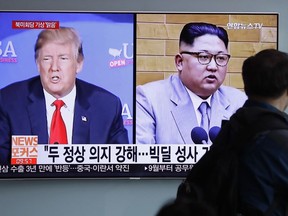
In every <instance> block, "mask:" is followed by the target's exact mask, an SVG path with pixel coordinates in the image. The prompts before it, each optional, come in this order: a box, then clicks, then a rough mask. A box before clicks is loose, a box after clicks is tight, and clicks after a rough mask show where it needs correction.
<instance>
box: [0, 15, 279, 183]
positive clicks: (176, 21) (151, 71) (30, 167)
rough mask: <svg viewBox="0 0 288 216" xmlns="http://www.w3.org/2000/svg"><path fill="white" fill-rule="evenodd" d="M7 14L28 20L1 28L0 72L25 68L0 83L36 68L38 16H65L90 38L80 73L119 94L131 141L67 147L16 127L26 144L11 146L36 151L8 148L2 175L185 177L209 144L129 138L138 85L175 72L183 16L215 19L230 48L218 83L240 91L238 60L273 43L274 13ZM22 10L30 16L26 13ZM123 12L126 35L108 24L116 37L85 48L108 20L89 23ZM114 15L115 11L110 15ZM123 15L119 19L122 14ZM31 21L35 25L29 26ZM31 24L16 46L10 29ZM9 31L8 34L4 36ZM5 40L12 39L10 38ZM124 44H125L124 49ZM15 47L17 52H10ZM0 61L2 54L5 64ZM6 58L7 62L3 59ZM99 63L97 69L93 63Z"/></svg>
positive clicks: (275, 45)
mask: <svg viewBox="0 0 288 216" xmlns="http://www.w3.org/2000/svg"><path fill="white" fill-rule="evenodd" d="M13 14H15V16H14V17H12V18H11V19H10V23H9V24H10V26H11V27H10V28H11V29H10V30H11V31H12V25H13V23H14V24H15V22H16V21H18V22H19V23H21V22H22V25H24V26H25V25H27V26H26V27H23V26H22V27H21V25H19V23H18V26H19V27H18V28H17V27H15V26H14V28H15V29H13V31H14V33H12V34H11V33H7V34H8V36H7V35H4V34H5V32H4V34H3V33H2V34H0V41H1V44H0V45H1V46H0V49H1V55H0V59H1V62H0V69H1V68H2V70H0V71H6V73H7V70H6V67H10V66H11V68H12V69H10V70H11V71H14V72H15V71H21V72H23V73H27V74H24V76H22V75H19V73H18V74H17V73H16V74H15V75H13V77H11V78H9V79H8V78H7V82H6V83H5V82H4V81H1V82H0V88H2V87H4V86H6V85H8V84H10V83H12V82H16V81H20V80H23V79H26V78H29V77H31V76H32V75H36V74H37V70H36V66H35V62H34V59H33V58H34V50H33V48H34V47H33V46H34V43H35V40H36V35H37V34H38V33H39V32H40V31H41V30H42V29H43V28H45V27H41V26H40V24H41V22H42V23H43V22H45V21H47V22H48V23H49V22H50V24H52V23H54V22H56V25H57V22H59V23H58V24H59V25H60V26H61V24H63V23H64V24H66V25H69V26H71V27H75V28H76V29H78V28H81V30H80V31H79V33H80V36H81V37H82V39H85V40H83V43H84V44H85V42H86V38H89V42H88V45H87V44H86V46H84V55H85V62H84V65H85V64H89V65H88V66H87V68H88V69H87V68H85V66H84V68H85V71H83V72H81V73H80V75H81V76H80V78H81V79H84V80H86V81H89V82H92V83H93V84H95V85H98V86H101V87H103V88H105V89H108V90H109V91H111V92H112V93H113V94H115V95H116V96H119V97H120V100H121V102H122V105H123V110H122V117H123V123H124V125H125V127H126V129H127V130H128V131H129V143H125V144H106V143H102V144H89V145H85V144H73V145H69V146H63V145H40V144H39V145H38V144H37V143H34V144H35V145H34V146H33V145H32V146H31V145H30V144H28V141H27V140H28V139H31V138H33V135H35V134H31V136H29V137H28V138H27V137H25V136H20V135H19V134H18V135H17V136H16V139H15V140H17V139H18V140H19V139H23V140H24V141H23V142H24V147H23V146H22V144H21V145H20V144H19V142H18V145H17V143H16V142H15V143H14V144H15V146H14V148H15V150H14V151H15V152H16V151H17V152H20V151H24V150H28V149H30V150H31V149H34V150H35V149H36V151H37V154H36V156H35V155H33V154H32V155H30V156H27V155H26V156H23V155H22V156H21V157H20V155H19V154H18V155H14V156H15V157H14V163H15V164H13V165H0V179H15V178H37V179H41V178H183V177H184V176H186V175H187V172H189V170H190V169H191V168H192V167H193V164H195V163H196V162H197V161H198V160H199V159H200V158H201V157H202V156H203V155H204V154H205V153H206V152H207V151H208V150H209V147H210V145H203V144H179V143H175V144H165V143H163V144H160V145H159V144H146V145H143V144H137V143H136V138H135V136H136V127H135V125H136V123H137V119H136V118H135V116H136V115H135V113H136V108H135V107H136V102H135V97H136V95H135V89H136V86H138V85H143V84H145V83H147V82H151V81H156V80H162V79H165V78H167V77H168V76H169V75H170V74H173V73H177V70H176V68H175V65H174V56H175V54H176V53H177V52H178V40H179V33H180V30H181V28H182V27H183V26H184V24H186V23H188V22H208V23H213V24H216V25H218V26H222V27H224V28H225V29H226V30H227V32H228V35H229V40H230V42H229V47H228V50H229V53H230V54H231V59H230V61H229V66H228V72H227V75H226V78H225V81H224V84H225V85H228V86H232V87H235V88H238V89H240V90H243V82H242V78H241V65H242V63H243V61H244V60H245V59H246V58H247V57H249V56H251V55H253V54H255V53H257V52H258V51H260V50H262V49H266V48H275V49H278V35H279V32H278V31H279V30H278V29H279V14H278V13H266V12H263V13H258V12H257V13H250V12H249V13H242V12H231V13H227V12H225V13H219V12H215V13H213V12H211V13H207V12H203V13H202V12H199V13H194V12H191V13H187V12H177V13H176V12H165V13H163V12H127V11H125V12H100V11H89V12H85V11H40V12H39V11H33V10H31V11H0V17H1V16H4V15H6V17H7V15H13ZM25 14H26V15H27V14H28V15H27V16H25ZM41 14H43V16H41ZM16 15H17V16H16ZM20 15H21V16H20ZM55 15H59V16H55ZM93 15H96V16H99V17H100V19H96V20H95V21H90V23H89V22H88V21H87V20H89V19H88V18H83V19H82V21H81V19H80V18H79V17H81V16H83V17H85V16H87V17H89V16H93ZM125 15H127V16H128V17H129V18H128V20H130V21H131V22H129V26H128V27H127V28H128V30H127V28H126V30H125V31H128V32H129V33H128V34H127V35H126V37H127V38H129V39H119V37H120V36H121V35H122V34H124V33H123V32H125V31H115V29H114V31H113V30H112V31H110V33H109V34H111V37H110V38H114V40H115V41H113V40H112V39H110V40H109V39H108V40H109V43H107V44H105V42H103V40H104V39H102V40H101V39H100V40H99V41H100V43H99V41H98V43H97V42H95V44H96V45H95V46H104V48H103V49H102V50H101V51H99V50H97V51H94V50H92V48H91V47H93V46H91V43H92V42H91V41H93V38H92V37H91V34H92V35H95V37H97V35H101V34H103V29H106V27H105V28H104V27H103V28H99V29H101V31H100V33H99V32H98V31H99V29H98V30H97V28H93V27H94V24H95V26H97V24H99V26H101V25H102V24H103V23H104V24H103V25H110V24H111V26H112V27H111V28H118V27H119V25H120V24H121V22H122V23H126V22H127V17H126V18H125ZM61 16H63V17H62V19H63V20H65V22H64V21H62V20H61V19H60V18H59V17H61ZM65 16H67V17H68V16H70V20H69V19H68V18H67V17H66V18H65ZM101 16H103V17H102V18H103V19H101ZM113 16H114V17H118V18H117V19H116V18H115V19H113V18H111V17H113ZM52 17H53V18H52ZM57 17H58V18H57ZM119 17H120V18H119ZM121 17H122V18H123V19H121ZM106 18H107V19H108V20H109V19H111V20H110V21H107V20H105V19H106ZM73 19H74V21H73ZM78 19H79V20H80V21H79V20H78ZM8 20H9V19H8ZM99 20H100V21H99ZM103 20H105V21H103ZM11 21H12V22H11ZM1 22H3V21H1ZM7 22H9V21H7ZM73 22H74V23H73ZM93 22H94V23H93ZM102 22H103V23H102ZM25 23H26V24H25ZM29 23H30V24H31V25H33V26H32V27H29ZM37 23H38V24H37ZM91 23H92V24H91ZM107 23H108V24H107ZM36 25H38V27H37V28H36V27H35V26H36ZM89 25H90V27H89ZM113 25H115V26H113ZM85 26H86V27H85ZM1 28H3V23H2V24H1V23H0V29H1ZM6 28H7V27H6ZM46 28H47V26H46ZM85 28H86V29H85ZM33 31H34V33H33V40H31V41H29V42H28V41H26V40H25V43H24V44H23V43H22V45H20V44H21V43H19V45H16V44H17V43H16V41H17V40H21V39H20V38H14V36H15V35H17V34H19V35H20V34H25V32H26V33H30V32H33ZM16 32H17V33H16ZM117 32H118V33H117ZM98 33H99V34H98ZM9 34H11V35H12V36H13V35H14V36H13V37H12V36H11V37H10V36H9ZM115 36H116V37H115ZM243 36H244V37H243ZM28 37H30V36H28ZM106 37H108V38H109V36H107V35H105V38H106ZM31 38H32V36H31ZM91 38H92V39H91ZM14 40H15V42H14ZM87 40H88V39H87ZM9 41H12V43H10V42H9ZM11 44H12V45H11ZM28 44H29V46H28ZM103 44H104V45H103ZM26 46H28V47H29V48H25V52H23V51H24V50H23V51H22V52H20V51H19V54H18V50H19V49H21V47H26ZM160 47H161V49H160ZM109 48H112V49H114V51H115V52H116V51H118V54H116V53H114V54H113V52H110V53H109ZM124 49H126V50H125V51H124ZM28 50H29V51H28ZM87 50H88V52H87ZM120 50H122V51H120ZM7 51H8V52H7ZM13 51H14V53H13ZM5 52H6V54H5ZM16 52H17V54H16V55H17V57H15V53H16ZM85 52H87V53H85ZM20 53H21V54H20ZM24 53H25V54H24ZM28 53H29V54H28ZM98 53H101V55H103V56H104V57H103V58H102V60H101V61H100V62H99V63H97V67H95V71H96V70H97V73H99V74H98V75H97V78H95V79H94V78H93V79H92V78H91V75H90V76H88V75H87V76H85V75H86V74H89V73H91V71H93V67H94V66H93V64H96V62H95V61H96V60H95V59H97V55H98ZM3 55H4V56H3ZM5 55H8V56H5ZM9 55H10V56H9ZM11 55H12V56H11ZM13 55H14V57H13ZM24 55H25V56H26V57H25V59H26V58H27V60H25V61H27V62H26V64H28V65H29V66H31V68H32V69H30V70H29V73H28V72H27V71H26V69H27V67H24V68H23V66H15V65H17V64H20V63H21V58H22V57H24ZM4 61H6V63H5V62H4ZM9 61H11V62H10V63H9ZM13 61H14V62H13ZM15 61H16V62H15ZM3 64H4V65H5V70H4V69H3V68H4V66H3ZM7 64H8V66H7ZM99 65H100V66H99ZM13 67H14V69H13ZM33 67H34V69H33ZM98 67H99V68H100V69H98ZM15 68H16V69H15ZM127 71H128V72H127ZM85 73H86V74H85ZM95 73H96V72H95ZM105 73H107V74H105ZM117 73H118V74H117ZM124 73H126V75H125V78H123V76H124V75H123V74H124ZM127 74H128V75H127ZM2 77H3V76H2ZM114 77H115V78H114ZM112 78H113V79H114V80H113V81H111V79H112ZM25 140H26V141H25ZM29 145H30V146H29ZM68 152H70V153H68ZM98 153H99V154H98ZM32 157H34V158H35V157H36V158H37V161H36V164H35V160H33V161H34V162H31V161H32V160H30V159H31V158H32ZM91 158H93V159H91ZM33 163H34V164H33Z"/></svg>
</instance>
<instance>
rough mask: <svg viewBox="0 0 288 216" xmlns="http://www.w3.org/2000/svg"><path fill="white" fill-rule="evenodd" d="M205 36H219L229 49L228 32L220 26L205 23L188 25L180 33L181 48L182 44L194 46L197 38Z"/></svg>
mask: <svg viewBox="0 0 288 216" xmlns="http://www.w3.org/2000/svg"><path fill="white" fill-rule="evenodd" d="M205 34H211V35H216V36H218V37H219V38H220V39H221V40H222V41H223V42H224V44H225V47H226V48H228V43H229V38H228V34H227V32H226V30H225V29H224V28H222V27H220V26H216V25H213V24H211V23H203V22H192V23H187V24H186V25H185V26H184V27H183V29H182V31H181V33H180V40H179V46H180V45H181V42H184V43H186V44H189V45H193V43H194V40H195V38H197V37H200V36H203V35H205Z"/></svg>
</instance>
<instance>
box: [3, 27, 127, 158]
mask: <svg viewBox="0 0 288 216" xmlns="http://www.w3.org/2000/svg"><path fill="white" fill-rule="evenodd" d="M35 60H36V64H37V68H38V71H39V73H40V76H37V77H34V78H31V79H28V80H25V81H21V82H17V83H14V84H11V85H9V86H7V87H5V88H3V89H1V91H0V164H9V160H10V157H11V136H12V135H37V136H38V143H39V144H48V143H59V142H58V141H56V142H55V141H51V136H52V135H51V134H52V133H54V132H53V130H54V129H53V127H54V126H52V125H51V124H52V123H53V121H54V120H53V118H54V117H53V116H54V115H55V114H54V112H55V110H56V108H55V106H56V105H55V101H61V102H63V104H64V105H63V106H62V107H61V108H60V113H61V114H60V115H61V118H62V120H63V121H64V125H65V129H64V130H65V139H64V140H65V141H63V142H64V143H66V142H67V144H72V143H75V144H86V143H89V144H90V143H91V144H93V143H94V144H100V143H102V144H104V143H111V144H116V143H123V144H125V143H126V144H127V143H129V141H128V135H127V130H126V129H125V128H124V126H123V120H122V116H121V111H122V105H121V102H120V99H119V98H118V97H116V96H115V95H113V94H112V93H110V92H108V91H107V90H105V89H102V88H100V87H97V86H95V85H92V84H89V83H87V82H84V81H81V80H79V79H77V78H76V75H77V73H78V72H80V71H81V69H82V66H83V60H84V55H83V50H82V44H81V41H80V39H79V36H78V34H77V32H76V31H75V30H74V29H73V28H66V27H61V28H60V29H57V30H43V31H42V32H41V33H40V34H39V35H38V39H37V41H36V44H35ZM57 127H58V126H57ZM55 131H56V132H58V133H59V131H60V129H59V128H56V129H55ZM61 133H62V132H61ZM62 135H63V134H61V136H62ZM56 140H57V137H56ZM60 143H62V142H61V141H60Z"/></svg>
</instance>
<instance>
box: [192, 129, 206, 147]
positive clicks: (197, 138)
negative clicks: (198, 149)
mask: <svg viewBox="0 0 288 216" xmlns="http://www.w3.org/2000/svg"><path fill="white" fill-rule="evenodd" d="M191 138H192V141H193V142H194V143H195V144H207V143H208V134H207V132H206V131H205V130H204V129H203V128H202V127H194V128H193V129H192V131H191Z"/></svg>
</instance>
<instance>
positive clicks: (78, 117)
mask: <svg viewBox="0 0 288 216" xmlns="http://www.w3.org/2000/svg"><path fill="white" fill-rule="evenodd" d="M88 97H89V95H88V94H84V92H83V89H82V87H81V85H80V84H79V82H78V81H76V100H75V109H74V120H73V137H72V143H75V144H83V143H90V120H92V118H91V116H90V112H89V107H90V104H89V102H88V99H87V98H88Z"/></svg>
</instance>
